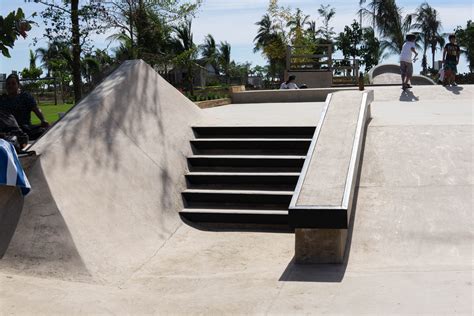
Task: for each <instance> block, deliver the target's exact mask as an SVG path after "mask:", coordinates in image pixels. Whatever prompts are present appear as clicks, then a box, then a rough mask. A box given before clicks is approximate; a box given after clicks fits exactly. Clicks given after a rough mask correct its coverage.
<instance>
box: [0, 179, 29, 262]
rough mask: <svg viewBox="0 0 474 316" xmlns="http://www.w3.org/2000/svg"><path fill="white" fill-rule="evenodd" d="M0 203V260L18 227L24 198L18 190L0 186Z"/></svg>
mask: <svg viewBox="0 0 474 316" xmlns="http://www.w3.org/2000/svg"><path fill="white" fill-rule="evenodd" d="M0 203H1V204H0V259H2V258H3V256H4V255H5V252H6V251H7V249H8V246H9V245H10V242H11V240H12V237H13V234H14V233H15V230H16V227H17V226H18V222H19V220H20V215H21V211H22V210H23V204H24V198H23V196H22V194H21V192H20V189H19V188H17V187H10V186H0Z"/></svg>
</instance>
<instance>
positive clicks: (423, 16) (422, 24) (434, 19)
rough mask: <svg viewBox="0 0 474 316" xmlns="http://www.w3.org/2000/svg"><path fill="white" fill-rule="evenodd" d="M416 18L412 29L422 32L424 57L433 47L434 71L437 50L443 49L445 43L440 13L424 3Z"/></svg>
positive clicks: (419, 8) (415, 15) (417, 11)
mask: <svg viewBox="0 0 474 316" xmlns="http://www.w3.org/2000/svg"><path fill="white" fill-rule="evenodd" d="M414 18H415V24H413V25H412V28H413V29H418V30H421V33H422V41H423V55H424V56H426V52H427V49H428V46H431V54H432V65H433V69H434V68H435V54H436V49H437V47H438V45H439V46H440V49H442V48H443V46H444V43H445V41H444V38H443V36H442V35H441V34H440V31H441V21H440V20H439V15H438V11H436V9H433V8H432V7H431V6H430V5H429V4H428V3H427V2H424V3H423V4H421V5H420V6H419V7H418V8H417V9H416V12H415V14H414ZM424 56H423V57H424ZM425 59H426V58H425ZM426 64H427V63H426ZM425 67H426V66H425ZM426 70H427V69H426V68H424V69H423V71H424V72H426Z"/></svg>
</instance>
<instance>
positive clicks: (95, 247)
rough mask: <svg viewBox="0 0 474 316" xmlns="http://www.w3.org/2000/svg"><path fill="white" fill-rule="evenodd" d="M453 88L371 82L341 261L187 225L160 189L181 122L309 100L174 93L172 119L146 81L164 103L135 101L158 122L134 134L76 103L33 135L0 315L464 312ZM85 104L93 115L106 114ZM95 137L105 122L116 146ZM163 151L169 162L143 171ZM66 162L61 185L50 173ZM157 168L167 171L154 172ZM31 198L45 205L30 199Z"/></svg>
mask: <svg viewBox="0 0 474 316" xmlns="http://www.w3.org/2000/svg"><path fill="white" fill-rule="evenodd" d="M141 71H143V70H141ZM145 73H148V72H145ZM148 74H149V75H151V73H148ZM461 88H462V90H461V92H460V93H459V94H456V93H453V92H451V91H448V90H446V89H444V88H442V87H420V88H419V89H418V88H417V89H413V94H414V95H417V96H419V101H417V102H405V101H403V100H399V98H400V97H401V91H400V90H399V88H398V87H389V88H375V89H374V90H375V100H376V101H375V102H374V103H373V106H372V117H373V120H372V122H371V123H370V124H369V128H368V132H367V140H366V145H365V151H364V156H363V161H362V171H361V177H360V185H359V189H358V192H357V203H356V205H355V209H354V212H353V222H352V225H353V226H352V227H353V229H352V230H351V231H350V242H349V246H350V251H349V252H348V257H347V258H346V261H345V263H344V264H342V265H331V266H327V265H309V266H298V265H295V264H294V263H293V254H294V248H293V247H294V236H293V234H288V233H287V234H285V233H271V232H253V231H251V229H249V230H248V231H234V230H231V229H228V230H226V229H222V230H220V231H210V230H205V229H204V228H202V229H200V227H191V226H188V225H187V224H185V223H182V222H180V221H179V219H178V217H177V214H176V213H175V212H176V209H178V208H179V203H173V202H170V201H168V202H167V201H166V200H162V199H160V195H161V194H165V195H166V196H172V197H174V198H176V199H177V198H178V197H179V193H178V190H176V191H175V190H174V189H172V188H174V187H175V186H177V187H179V186H183V187H184V185H183V183H182V182H184V179H182V178H180V177H179V176H178V172H181V171H180V170H179V168H183V169H185V166H184V164H185V153H186V150H188V151H189V149H186V147H184V145H182V144H184V143H185V138H186V137H191V135H187V134H186V133H187V131H188V129H189V133H190V126H192V125H199V124H204V125H207V124H208V123H209V122H214V123H216V124H222V126H227V125H229V124H235V125H248V124H254V125H263V124H264V125H286V126H288V125H291V124H296V125H300V124H301V125H302V126H303V125H306V126H307V125H309V124H310V123H317V122H316V120H317V119H318V117H319V113H318V112H319V111H320V109H321V104H318V103H307V104H301V103H300V104H279V105H272V104H258V105H257V104H253V105H252V104H247V105H244V104H243V105H230V106H224V107H221V108H215V109H207V110H202V112H196V113H193V111H194V110H193V109H192V107H191V106H192V105H191V104H185V105H183V104H182V106H183V107H188V106H189V109H190V110H189V111H191V112H192V114H190V115H189V116H185V117H183V116H181V118H182V120H181V121H176V120H174V121H173V120H172V119H171V122H169V123H168V120H166V115H168V114H162V112H160V111H161V110H162V111H165V113H170V112H169V111H170V110H169V109H167V106H168V105H169V106H172V105H173V103H176V100H179V96H178V95H173V97H172V98H171V97H165V96H162V95H160V94H159V93H158V95H156V96H155V98H157V99H158V100H163V101H160V102H155V101H152V100H153V99H146V100H143V104H146V105H152V104H160V106H159V107H153V106H148V107H146V109H147V110H146V111H144V112H141V113H137V116H136V119H140V120H141V122H144V124H149V125H147V126H150V128H151V126H155V127H156V126H158V127H159V128H158V129H157V130H155V129H150V130H149V134H146V137H144V138H143V139H140V138H137V136H138V135H140V134H134V133H135V132H137V129H136V126H133V125H128V124H127V122H126V121H122V120H120V116H118V117H117V116H113V118H111V119H110V121H108V122H110V124H109V125H104V126H109V128H108V129H107V128H104V129H101V130H100V131H99V132H97V134H90V133H91V131H92V129H91V130H88V129H86V127H87V126H91V125H87V123H89V124H91V123H92V122H97V120H95V121H94V120H92V118H93V116H87V117H88V120H86V121H81V117H82V115H88V113H89V111H90V110H91V109H94V108H95V107H91V108H89V109H87V108H85V107H84V108H79V109H78V111H77V112H76V113H73V114H74V115H72V116H69V120H70V121H69V122H70V123H71V124H75V123H74V122H79V123H77V124H79V125H78V126H79V127H81V128H84V129H85V130H84V131H83V133H80V134H78V133H73V132H74V130H73V129H72V128H71V129H67V130H66V131H67V133H66V134H65V135H66V136H67V137H68V138H66V139H61V138H49V139H47V138H46V139H44V140H43V142H44V145H41V146H39V147H38V148H36V150H38V151H39V152H40V153H41V154H42V156H41V157H42V158H41V164H40V165H35V166H33V169H32V172H33V173H34V174H36V175H34V176H32V178H33V180H35V179H36V180H38V179H43V180H44V182H38V183H39V184H40V185H43V186H44V188H46V189H47V194H46V195H44V194H43V195H34V194H32V195H31V196H29V197H28V199H29V200H28V199H27V200H26V201H25V207H27V208H25V209H24V210H23V214H22V218H21V219H20V223H19V228H20V229H19V230H17V232H16V235H15V236H14V237H13V240H14V241H15V240H16V242H15V244H14V247H13V248H10V249H9V250H8V251H7V254H6V259H7V260H3V261H2V260H0V311H1V312H0V314H31V313H33V312H34V313H35V314H68V315H69V314H77V315H82V314H152V313H153V314H338V315H341V314H352V315H354V314H355V315H367V314H369V315H381V314H388V315H402V314H417V315H436V314H438V315H472V313H473V296H472V290H473V286H472V275H473V249H472V245H473V230H474V228H473V227H474V222H473V196H472V193H473V184H474V183H473V182H474V181H473V179H474V177H473V162H474V158H473V148H474V146H473V145H474V144H473V104H472V92H473V91H474V89H473V88H472V87H467V86H465V87H461ZM138 96H140V94H137V96H135V97H138ZM131 98H132V97H131ZM160 98H164V99H160ZM129 101H130V100H129ZM100 102H103V101H100ZM100 102H97V103H94V104H97V105H96V106H99V105H100V104H101V103H100ZM104 102H106V101H104ZM110 104H111V103H110ZM107 109H110V108H107ZM92 113H94V112H92ZM95 113H96V114H97V113H99V116H98V117H99V118H98V119H99V122H100V120H101V119H106V118H108V117H109V116H107V115H106V114H108V113H110V112H107V111H106V112H104V113H100V112H95ZM160 113H161V114H160ZM204 116H208V117H206V118H205V117H204ZM66 117H67V116H66ZM96 119H97V116H96ZM80 122H82V123H80ZM116 126H119V127H120V128H118V129H116V128H115V127H116ZM179 126H183V128H182V129H181V128H177V127H179ZM60 128H66V127H60ZM157 131H160V133H158V132H157ZM52 132H53V131H52ZM76 132H77V131H76ZM102 133H104V134H102ZM107 133H109V134H107ZM51 135H54V134H51ZM100 135H109V136H114V137H115V136H116V137H117V138H114V139H115V140H116V142H115V143H114V146H107V145H108V143H107V142H106V141H105V140H106V139H107V138H97V137H98V136H100ZM163 135H174V136H173V137H175V138H174V142H173V141H171V142H167V141H163V142H160V146H158V147H153V143H151V139H153V138H154V139H155V140H156V137H164V136H163ZM55 136H56V137H59V136H57V135H55ZM92 136H95V137H92ZM81 139H84V142H81V143H80V145H81V146H79V147H78V148H74V147H71V146H72V145H71V141H72V140H78V141H79V140H81ZM158 139H164V138H158ZM68 140H69V142H67V141H68ZM131 140H133V142H131ZM148 141H150V142H148ZM63 142H64V144H67V145H69V146H64V147H61V146H62V145H61V144H63ZM131 143H136V144H138V145H137V146H138V148H139V149H138V150H137V151H136V152H137V153H136V154H134V155H130V154H129V152H128V151H127V148H129V146H130V145H131ZM46 145H48V146H52V148H54V150H53V151H48V146H46ZM109 145H110V144H109ZM180 146H183V147H180ZM58 148H59V149H58ZM147 148H151V151H147ZM66 149H67V150H66ZM107 149H109V150H107ZM164 153H166V156H163V155H164ZM172 153H175V154H172ZM112 154H113V155H112ZM160 157H163V159H165V158H166V159H165V160H160V159H162V158H160ZM181 159H182V160H181ZM146 161H148V162H147V163H145V162H146ZM166 161H168V162H173V163H174V164H175V166H176V163H177V165H178V166H179V167H178V169H176V170H174V171H172V170H167V169H163V168H158V170H159V171H157V172H156V173H151V172H150V170H154V169H155V167H156V166H157V164H158V165H159V166H165V162H166ZM67 162H70V164H71V165H70V166H68V165H67ZM86 162H87V163H86ZM161 163H163V165H161ZM65 164H66V166H65ZM73 165H76V166H79V167H80V168H79V169H77V168H73ZM132 165H133V166H140V167H139V168H138V170H139V171H138V172H139V173H138V174H137V173H136V172H137V171H136V170H134V169H133V168H126V167H125V166H132ZM55 166H57V170H56V171H54V170H55V169H54V168H55ZM103 168H105V170H103ZM64 170H66V171H67V172H68V175H70V176H71V177H74V179H73V180H74V181H72V184H71V185H73V186H69V184H68V183H69V182H67V181H62V180H60V178H59V176H60V172H59V171H61V172H62V173H64ZM74 170H76V171H74ZM165 171H167V172H165ZM42 172H47V174H46V175H44V174H42ZM175 172H176V173H175ZM94 174H97V176H93V175H94ZM134 175H135V176H134ZM142 178H147V179H149V181H148V182H147V183H146V184H147V186H146V187H144V189H142V190H135V191H134V194H132V195H124V194H125V193H126V192H130V190H132V189H134V188H136V187H137V186H140V185H141V186H143V183H142V182H141V181H142V180H141V179H142ZM101 180H107V181H108V182H107V184H106V185H105V186H102V187H103V191H102V192H101V193H102V194H101V195H98V196H97V198H98V199H99V201H100V204H95V206H94V205H93V204H90V205H89V204H88V203H86V204H82V203H85V202H84V201H82V200H81V199H80V197H81V194H86V192H88V191H89V190H98V189H99V187H100V185H99V184H96V182H99V181H101ZM165 180H166V181H168V183H169V185H166V186H162V185H161V184H160V183H162V182H160V181H165ZM181 181H182V182H181ZM114 190H115V191H114ZM118 190H123V191H120V192H119V191H118ZM113 192H115V193H114V194H112V193H113ZM121 192H122V193H121ZM119 193H121V194H119ZM71 196H74V197H77V198H74V199H73V200H68V199H67V197H71ZM42 197H45V198H46V200H44V199H42ZM144 198H145V199H144ZM48 199H49V201H51V199H52V200H53V201H56V202H57V203H56V204H48V203H49V202H48ZM116 202H117V203H116ZM41 205H46V206H47V207H43V208H42V212H36V213H35V212H34V210H35V209H36V210H37V209H38V207H39V208H41ZM89 206H90V207H89ZM51 208H52V209H53V212H52V213H48V211H50V210H51ZM32 215H34V218H35V220H31V219H28V216H32ZM58 232H62V233H61V234H58ZM18 234H24V235H23V236H26V237H22V236H21V235H20V236H19V235H18ZM101 236H102V237H101ZM150 236H152V237H153V238H150ZM91 237H93V238H91ZM97 237H101V238H100V239H97ZM61 247H69V248H67V249H73V250H74V251H73V252H70V253H67V252H66V253H62V252H61V251H62V250H64V248H61ZM61 254H63V256H61Z"/></svg>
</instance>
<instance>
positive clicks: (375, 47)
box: [361, 27, 382, 72]
mask: <svg viewBox="0 0 474 316" xmlns="http://www.w3.org/2000/svg"><path fill="white" fill-rule="evenodd" d="M361 54H362V64H363V65H364V66H365V71H366V72H367V71H369V70H370V69H372V67H374V66H376V65H378V64H379V61H380V60H381V59H382V50H381V49H380V41H379V40H378V39H377V37H376V36H375V31H374V29H373V28H371V27H365V28H363V44H362V47H361Z"/></svg>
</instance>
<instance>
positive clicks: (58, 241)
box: [0, 160, 91, 281]
mask: <svg viewBox="0 0 474 316" xmlns="http://www.w3.org/2000/svg"><path fill="white" fill-rule="evenodd" d="M28 178H29V180H30V183H31V185H32V188H33V189H32V190H31V192H30V193H29V194H28V195H27V196H26V198H25V199H24V209H23V212H22V211H21V209H20V208H21V207H22V206H23V197H21V196H20V197H21V199H20V198H19V197H18V196H14V197H12V198H11V201H12V203H11V209H10V210H7V213H2V214H3V216H2V217H1V220H2V224H4V223H6V227H7V228H8V229H9V231H8V234H5V235H6V236H4V234H3V233H2V234H0V236H2V240H1V243H2V248H4V250H5V252H4V253H3V258H2V259H1V260H0V270H5V271H10V272H13V273H18V274H26V275H33V276H48V277H53V278H58V279H62V280H77V281H87V280H90V279H91V275H90V273H89V272H88V270H87V268H86V266H85V264H84V262H83V261H82V259H81V256H80V254H79V252H78V251H77V249H76V246H75V244H74V240H73V238H72V236H71V233H70V231H69V229H68V226H67V223H66V222H65V220H64V218H63V217H62V215H61V212H60V210H59V209H58V206H57V204H56V202H55V200H54V197H53V196H52V194H51V191H50V188H49V185H48V182H47V180H46V178H45V176H44V173H43V168H42V166H41V162H40V160H37V161H36V162H35V164H34V165H33V166H32V167H31V169H30V172H29V174H28ZM15 189H16V188H15ZM15 204H17V205H15ZM20 214H21V216H20ZM5 217H6V218H5ZM9 234H11V235H12V236H10V240H8V239H9V238H8V235H9ZM12 237H13V238H12Z"/></svg>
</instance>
